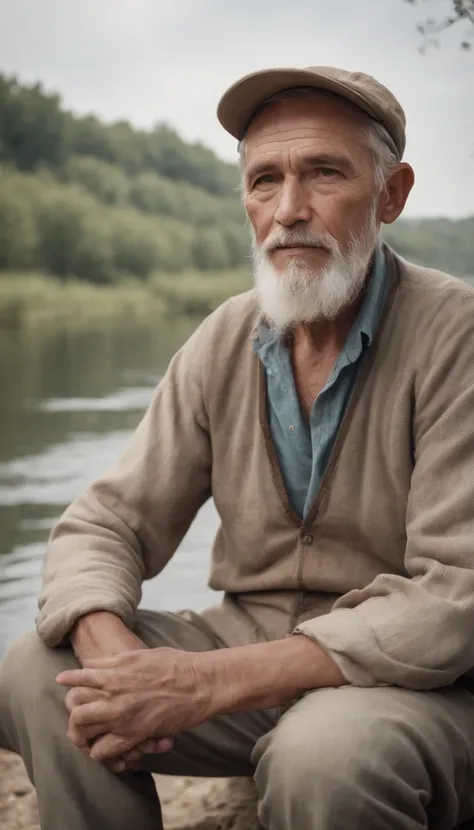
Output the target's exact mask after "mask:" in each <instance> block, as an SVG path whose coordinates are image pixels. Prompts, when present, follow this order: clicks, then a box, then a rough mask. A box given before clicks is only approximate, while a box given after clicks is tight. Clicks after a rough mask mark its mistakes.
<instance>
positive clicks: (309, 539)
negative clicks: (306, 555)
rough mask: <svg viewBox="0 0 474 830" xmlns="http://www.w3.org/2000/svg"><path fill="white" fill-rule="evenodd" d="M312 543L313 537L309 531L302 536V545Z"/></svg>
mask: <svg viewBox="0 0 474 830" xmlns="http://www.w3.org/2000/svg"><path fill="white" fill-rule="evenodd" d="M312 544H313V537H312V535H311V533H307V534H306V536H303V545H312Z"/></svg>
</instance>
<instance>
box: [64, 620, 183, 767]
mask: <svg viewBox="0 0 474 830" xmlns="http://www.w3.org/2000/svg"><path fill="white" fill-rule="evenodd" d="M70 639H71V643H72V646H73V649H74V653H75V655H76V657H77V659H78V660H79V662H80V663H82V665H83V666H84V667H87V666H88V664H89V661H90V660H93V659H107V658H109V657H113V656H115V655H117V654H124V653H128V652H132V651H138V650H141V649H146V648H147V647H146V646H145V644H144V643H143V642H142V641H141V640H140V639H139V638H138V637H136V636H135V634H133V633H132V632H131V631H130V630H129V629H128V628H127V627H126V626H125V625H124V623H123V622H122V620H121V619H120V618H119V617H117V616H116V615H115V614H111V613H109V612H107V611H97V612H94V613H91V614H88V615H87V616H85V617H81V618H80V619H79V620H78V621H77V623H76V625H75V626H74V628H73V630H72V632H71V635H70ZM89 691H90V690H88V689H80V688H77V689H75V690H73V691H71V692H69V693H68V695H67V696H66V707H67V709H68V711H69V714H71V713H72V711H73V710H74V708H75V707H76V706H77V705H79V702H81V703H85V702H86V701H89V700H90V695H89V697H87V693H88V692H89ZM69 731H70V732H71V734H75V738H76V740H74V741H73V742H74V743H76V745H77V746H80V748H81V751H82V752H83V753H84V754H85V755H90V749H91V748H90V745H89V743H87V742H86V743H85V744H84V743H82V744H81V740H80V736H79V734H76V733H75V731H74V726H73V724H72V723H71V721H70V722H69ZM171 746H172V741H170V740H166V741H162V740H159V739H158V740H157V739H152V738H149V736H147V740H146V741H143V742H142V743H141V744H140V745H139V746H136V747H133V749H130V750H129V751H128V752H127V753H126V754H125V755H123V756H121V757H119V758H113V759H111V760H109V761H107V762H106V766H107V767H108V768H109V769H110V770H112V771H113V772H123V771H124V770H126V769H138V767H139V763H138V762H139V761H140V759H141V757H142V756H143V755H144V754H146V753H150V754H151V753H153V754H157V753H160V752H167V751H168V750H169V749H170V748H171Z"/></svg>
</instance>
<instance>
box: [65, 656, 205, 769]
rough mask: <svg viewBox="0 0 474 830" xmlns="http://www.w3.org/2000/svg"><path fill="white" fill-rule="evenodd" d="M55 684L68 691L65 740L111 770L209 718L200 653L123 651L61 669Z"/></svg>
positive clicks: (160, 747)
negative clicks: (112, 655) (65, 669)
mask: <svg viewBox="0 0 474 830" xmlns="http://www.w3.org/2000/svg"><path fill="white" fill-rule="evenodd" d="M56 680H57V682H58V683H59V684H61V685H62V686H67V687H69V691H68V693H67V695H66V700H65V702H66V707H67V709H68V712H69V723H68V737H69V738H70V740H71V741H72V742H73V743H74V744H75V745H76V746H77V747H78V748H79V749H80V750H81V751H82V752H83V753H84V754H86V755H88V756H89V757H90V758H93V759H95V760H97V761H101V762H103V763H105V764H107V765H109V766H110V768H111V769H113V771H115V772H122V771H123V770H124V769H125V768H126V767H127V766H130V765H131V764H133V762H134V761H135V760H136V761H138V759H139V758H140V757H141V755H142V754H143V753H144V752H166V751H168V750H169V749H170V748H171V747H172V744H173V737H172V736H173V735H176V734H178V733H179V732H184V731H187V730H189V729H192V728H193V727H194V726H197V725H198V724H199V723H202V722H203V721H205V720H208V719H209V718H210V717H211V716H212V714H213V705H212V700H211V698H212V695H211V690H212V685H213V684H212V682H211V678H210V676H209V671H208V670H206V660H205V656H204V655H203V654H199V653H193V652H186V651H180V650H177V649H172V648H156V649H140V650H136V651H127V652H124V653H122V654H118V655H116V656H114V657H108V658H100V659H93V660H87V661H85V662H84V667H83V668H82V669H73V670H70V671H63V672H61V673H60V674H59V675H58V676H57V678H56ZM112 761H113V762H112ZM127 762H129V763H127Z"/></svg>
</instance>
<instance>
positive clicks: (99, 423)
mask: <svg viewBox="0 0 474 830" xmlns="http://www.w3.org/2000/svg"><path fill="white" fill-rule="evenodd" d="M196 324H197V323H196V321H193V320H189V319H178V320H174V321H167V322H163V321H162V320H147V321H145V322H143V321H140V322H139V323H138V322H135V323H134V322H133V321H129V322H127V321H120V322H119V323H118V322H116V321H115V322H113V323H111V322H107V323H105V324H103V323H95V324H94V325H92V326H89V327H87V328H84V327H83V326H81V327H80V328H77V327H76V328H75V329H73V330H72V331H71V330H69V331H60V330H58V329H57V328H56V329H55V328H52V329H51V328H47V329H45V328H43V329H41V330H39V331H19V332H8V331H1V330H0V655H1V653H2V651H3V650H4V649H5V647H6V646H7V645H8V643H9V642H11V641H12V640H13V639H14V638H15V637H17V636H18V635H19V634H20V633H22V632H23V631H25V630H27V629H29V628H31V627H32V626H33V625H34V619H35V615H36V597H37V594H38V589H39V585H40V578H41V568H42V560H43V554H44V550H45V541H46V539H47V536H48V534H49V532H50V530H51V527H52V526H53V524H54V522H55V521H56V519H57V518H58V517H59V516H60V514H61V513H62V511H63V509H64V508H65V507H66V505H67V504H68V503H69V502H70V501H71V500H72V499H74V497H75V496H76V495H78V494H79V493H80V492H82V491H83V490H84V488H85V487H86V486H87V485H88V483H89V482H91V481H92V480H94V479H95V478H96V477H97V476H98V475H100V473H101V472H102V471H103V470H104V469H105V468H106V467H107V466H108V465H109V464H110V463H111V462H112V461H113V460H114V459H115V458H116V457H117V455H118V454H119V453H120V451H121V450H122V448H123V447H124V446H125V444H126V443H127V440H128V439H129V436H130V434H131V433H132V431H133V430H134V428H135V427H136V425H137V424H138V422H139V420H140V418H141V417H142V415H143V412H144V411H145V409H146V407H147V405H148V402H149V401H150V398H151V395H152V393H153V389H154V387H155V385H156V383H157V382H158V381H159V379H160V377H162V375H163V373H164V371H165V370H166V366H167V364H168V362H169V360H170V358H171V356H172V355H173V354H174V352H175V351H176V350H177V349H178V348H179V347H180V345H181V344H182V343H183V342H184V341H185V340H186V338H187V337H188V336H189V335H190V334H191V332H192V331H193V329H194V328H195V326H196ZM217 524H218V519H217V514H216V511H215V508H214V506H213V504H212V502H209V503H207V504H206V505H205V506H204V507H203V508H202V510H201V511H200V513H199V514H198V516H197V517H196V519H195V521H194V523H193V525H192V527H191V528H190V530H189V532H188V534H187V536H186V538H185V539H184V540H183V542H182V544H181V546H180V548H179V550H178V551H177V553H176V554H175V556H174V557H173V559H172V561H171V562H170V563H169V564H168V566H167V567H166V568H165V570H164V571H163V573H162V574H160V575H159V576H158V577H156V578H155V579H153V580H150V581H149V582H146V583H145V584H144V589H143V600H142V605H143V606H144V607H147V608H157V609H158V608H162V609H178V608H183V607H190V608H195V609H201V608H203V607H205V606H206V605H208V604H209V603H210V602H212V601H215V599H216V597H217V595H216V594H215V593H213V592H211V591H210V590H209V588H207V574H208V567H209V551H210V546H211V543H212V539H213V536H214V533H215V530H216V528H217Z"/></svg>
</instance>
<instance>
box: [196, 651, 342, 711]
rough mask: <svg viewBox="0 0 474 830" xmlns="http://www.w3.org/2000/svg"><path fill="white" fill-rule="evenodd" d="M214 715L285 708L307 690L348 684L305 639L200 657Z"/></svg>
mask: <svg viewBox="0 0 474 830" xmlns="http://www.w3.org/2000/svg"><path fill="white" fill-rule="evenodd" d="M202 657H203V659H204V660H205V661H206V663H207V667H206V668H207V671H209V672H210V674H211V677H212V679H211V684H212V689H213V695H214V696H215V701H214V708H215V710H216V714H217V713H224V712H236V711H244V710H251V709H271V708H275V707H277V706H284V705H286V704H288V703H290V702H291V701H292V700H294V699H295V698H296V697H298V696H299V695H301V694H302V693H304V692H305V691H308V690H310V689H317V688H322V687H326V686H342V685H344V684H346V683H347V680H346V679H345V678H344V676H343V675H342V674H341V672H340V671H339V669H338V668H337V666H336V665H335V663H334V662H333V661H332V660H331V658H330V657H328V656H327V654H326V653H325V652H324V651H323V650H322V649H320V648H319V646H318V645H316V644H315V643H313V642H312V641H311V640H310V639H309V638H308V637H305V636H303V635H301V636H300V635H299V636H294V637H287V638H285V639H283V640H276V641H274V642H271V643H261V644H257V645H250V646H241V647H237V648H229V649H220V650H217V651H213V652H207V653H206V654H205V655H202Z"/></svg>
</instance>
